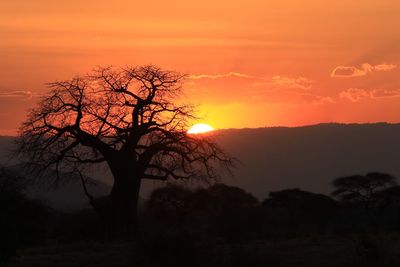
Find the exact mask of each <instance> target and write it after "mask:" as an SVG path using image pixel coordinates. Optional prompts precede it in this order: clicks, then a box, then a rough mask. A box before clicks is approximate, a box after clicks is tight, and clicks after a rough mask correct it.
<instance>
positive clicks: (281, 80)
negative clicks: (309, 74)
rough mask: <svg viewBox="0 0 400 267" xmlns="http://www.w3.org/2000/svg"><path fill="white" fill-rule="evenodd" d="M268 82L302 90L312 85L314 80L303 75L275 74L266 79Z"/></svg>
mask: <svg viewBox="0 0 400 267" xmlns="http://www.w3.org/2000/svg"><path fill="white" fill-rule="evenodd" d="M268 80H269V84H274V85H278V86H286V87H290V88H299V89H303V90H309V89H311V87H312V84H313V83H314V81H312V80H309V79H307V78H304V77H296V78H290V77H287V76H281V75H276V76H273V77H271V78H269V79H268Z"/></svg>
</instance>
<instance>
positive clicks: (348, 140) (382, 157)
mask: <svg viewBox="0 0 400 267" xmlns="http://www.w3.org/2000/svg"><path fill="white" fill-rule="evenodd" d="M217 136H218V137H217V138H218V142H220V144H221V146H222V147H224V148H225V149H226V150H227V151H228V152H229V153H231V155H233V156H235V157H237V158H238V159H239V160H240V162H241V163H240V164H239V165H238V166H237V168H236V170H235V176H234V177H224V178H223V182H224V183H227V184H231V185H236V186H240V187H242V188H244V189H246V190H247V191H249V192H251V193H253V194H254V195H256V196H257V197H258V198H260V199H263V198H265V197H266V196H267V195H268V192H270V191H274V190H280V189H284V188H294V187H299V188H302V189H304V190H310V191H314V192H321V193H329V192H330V191H331V189H332V188H331V185H330V183H331V181H332V179H333V178H335V177H339V176H343V175H351V174H357V173H359V174H365V173H367V172H370V171H379V172H387V173H390V174H392V175H395V176H398V177H399V178H400V124H386V123H378V124H320V125H314V126H306V127H296V128H285V127H276V128H259V129H237V130H235V129H231V130H221V131H219V132H218V133H217ZM11 141H12V138H10V137H1V138H0V157H1V158H2V159H3V160H4V159H7V156H5V150H7V149H10V148H11V145H10V143H11ZM107 173H108V172H107V171H104V170H102V171H99V172H97V173H95V174H94V176H93V177H95V178H96V179H98V180H100V181H102V182H104V183H105V184H111V183H112V182H111V178H110V175H109V174H107ZM159 184H160V183H154V182H145V183H144V186H143V190H142V196H143V197H146V196H147V195H148V193H149V192H150V191H151V190H152V189H153V188H155V187H157V186H159ZM63 190H65V193H63V194H65V195H68V194H69V193H68V192H70V191H72V190H73V191H76V192H78V193H79V194H82V196H83V193H82V191H81V188H80V187H79V188H78V186H76V187H71V188H68V187H65V188H63ZM74 194H75V193H74ZM61 195H62V194H61V193H57V194H56V196H51V198H54V197H59V198H60V199H61V200H62V199H64V197H61ZM83 197H84V196H83Z"/></svg>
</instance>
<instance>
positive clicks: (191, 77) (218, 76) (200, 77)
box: [188, 72, 251, 80]
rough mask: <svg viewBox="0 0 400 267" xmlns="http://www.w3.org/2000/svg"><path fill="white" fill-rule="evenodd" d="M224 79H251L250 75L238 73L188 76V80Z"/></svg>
mask: <svg viewBox="0 0 400 267" xmlns="http://www.w3.org/2000/svg"><path fill="white" fill-rule="evenodd" d="M226 77H240V78H251V76H250V75H247V74H243V73H239V72H228V73H223V74H197V75H190V76H189V77H188V78H189V79H194V80H197V79H219V78H226Z"/></svg>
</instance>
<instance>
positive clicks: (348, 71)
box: [331, 63, 397, 78]
mask: <svg viewBox="0 0 400 267" xmlns="http://www.w3.org/2000/svg"><path fill="white" fill-rule="evenodd" d="M395 68H397V65H394V64H387V63H382V64H378V65H371V64H369V63H364V64H362V65H361V66H357V67H356V66H337V67H336V68H335V69H334V70H333V71H332V72H331V77H334V78H351V77H361V76H366V75H368V74H369V73H372V72H378V71H391V70H393V69H395Z"/></svg>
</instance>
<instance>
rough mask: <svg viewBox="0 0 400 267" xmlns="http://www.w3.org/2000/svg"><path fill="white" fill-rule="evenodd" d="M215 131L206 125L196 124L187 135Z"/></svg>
mask: <svg viewBox="0 0 400 267" xmlns="http://www.w3.org/2000/svg"><path fill="white" fill-rule="evenodd" d="M214 130H215V129H214V128H213V127H211V126H210V125H208V124H206V123H197V124H195V125H193V126H192V127H191V128H190V129H189V130H188V131H187V133H188V134H201V133H207V132H211V131H214Z"/></svg>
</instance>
